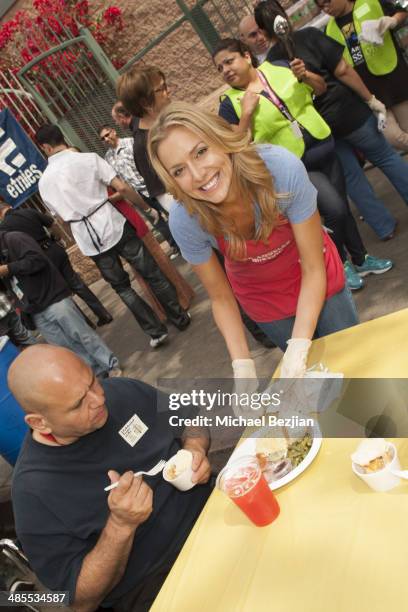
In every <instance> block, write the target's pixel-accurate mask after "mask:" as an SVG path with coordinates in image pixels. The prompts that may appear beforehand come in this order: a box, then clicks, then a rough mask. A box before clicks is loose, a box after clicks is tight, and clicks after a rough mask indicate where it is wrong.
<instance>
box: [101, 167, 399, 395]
mask: <svg viewBox="0 0 408 612" xmlns="http://www.w3.org/2000/svg"><path fill="white" fill-rule="evenodd" d="M407 171H408V166H407ZM367 175H368V178H369V180H370V181H371V182H372V184H373V185H374V188H375V189H376V192H377V193H378V195H379V196H380V197H381V198H382V199H383V200H384V202H385V203H386V205H387V206H388V208H389V209H390V210H391V211H392V213H393V214H394V215H395V217H396V218H397V219H398V221H399V224H398V231H397V234H396V236H395V238H393V239H392V240H390V241H388V242H381V241H380V240H379V239H378V238H377V237H376V235H375V234H374V232H373V231H372V230H371V228H370V227H369V226H368V225H367V224H366V223H364V222H363V221H361V220H359V218H358V215H356V218H357V219H358V221H357V222H358V226H359V229H360V231H361V234H362V236H363V239H364V242H365V245H366V248H367V250H368V252H369V253H370V254H373V255H376V256H377V257H386V258H391V259H392V260H393V261H394V264H395V265H394V268H393V269H392V270H390V271H389V272H387V273H386V274H384V275H381V276H374V275H371V276H369V277H366V278H365V287H364V289H362V290H360V291H358V292H354V294H353V295H354V298H355V301H356V304H357V309H358V312H359V315H360V320H361V321H362V322H363V321H368V320H370V319H375V318H376V317H380V316H382V315H385V314H388V313H391V312H395V311H397V310H400V309H402V308H406V307H407V306H408V282H407V281H408V257H407V255H408V241H407V239H408V208H407V207H406V206H405V204H404V202H403V200H402V199H401V197H400V196H399V195H398V194H397V193H396V192H395V190H394V189H393V187H392V186H391V185H390V183H389V182H388V180H387V179H386V178H385V177H384V175H383V174H382V173H381V172H380V171H378V170H377V169H371V170H368V173H367ZM175 262H176V265H177V267H178V269H179V271H180V272H181V273H182V274H183V275H184V276H185V278H186V279H187V280H188V281H189V282H190V283H191V285H192V286H193V287H194V290H195V291H196V297H195V299H194V301H193V303H192V306H191V308H190V312H191V315H192V323H191V325H190V327H189V328H187V330H186V331H184V332H179V331H178V330H177V329H175V328H174V327H172V326H171V325H169V332H170V333H169V340H168V341H167V343H166V344H165V345H163V346H161V347H160V348H159V349H156V350H152V349H151V348H150V347H149V338H148V337H147V336H146V335H145V334H144V333H143V332H142V331H141V329H140V328H139V326H138V325H137V323H136V322H135V320H134V319H133V318H132V316H131V314H130V312H129V311H128V310H127V308H126V307H125V306H124V304H123V303H122V302H121V301H120V300H119V299H118V298H117V296H116V294H115V292H114V291H113V290H112V289H111V288H110V286H109V285H107V284H106V283H105V282H104V281H102V280H100V281H97V282H96V283H94V285H92V289H93V290H94V291H95V292H96V293H97V294H98V296H99V297H100V298H101V299H102V301H103V303H104V304H105V305H106V306H107V308H108V309H109V310H110V311H111V312H112V314H113V315H114V321H113V322H112V323H111V324H110V325H108V326H105V327H103V328H101V330H100V333H101V335H102V337H103V338H104V339H105V341H106V342H107V343H108V345H109V346H110V347H111V348H112V349H113V350H114V352H115V353H116V354H117V355H118V357H119V359H120V362H121V364H122V366H123V368H124V370H125V374H126V375H127V376H131V377H136V378H139V379H141V380H143V381H145V382H148V383H150V384H153V385H154V384H157V380H158V379H159V378H180V377H181V378H184V379H186V378H222V377H225V378H227V377H230V376H231V374H232V372H231V364H230V359H229V356H228V353H227V350H226V347H225V344H224V341H223V339H222V337H221V335H220V333H219V332H218V330H217V329H216V327H215V324H214V322H213V319H212V314H211V309H210V305H209V300H208V297H207V295H206V293H205V291H204V290H203V288H202V286H201V285H200V283H199V281H198V279H197V278H196V276H195V274H194V273H193V272H192V271H191V268H190V266H189V265H188V264H187V263H185V262H184V260H182V258H181V257H179V258H178V259H176V260H175ZM249 344H250V347H251V350H252V356H253V358H254V360H255V362H256V367H257V372H258V375H259V376H265V377H268V376H270V375H271V374H272V372H273V371H274V369H275V367H276V365H277V364H278V362H279V360H280V358H281V355H282V353H281V351H280V350H279V349H277V348H275V349H272V350H268V349H265V348H263V347H262V346H261V345H259V344H258V343H256V342H255V341H254V340H253V339H252V337H250V336H249ZM378 348H379V350H381V347H378Z"/></svg>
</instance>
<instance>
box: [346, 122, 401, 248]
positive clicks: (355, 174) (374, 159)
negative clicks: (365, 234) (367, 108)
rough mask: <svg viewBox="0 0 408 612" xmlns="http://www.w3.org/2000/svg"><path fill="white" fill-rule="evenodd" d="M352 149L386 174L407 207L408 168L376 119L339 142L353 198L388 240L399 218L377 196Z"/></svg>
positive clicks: (365, 217)
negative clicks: (396, 219) (380, 128)
mask: <svg viewBox="0 0 408 612" xmlns="http://www.w3.org/2000/svg"><path fill="white" fill-rule="evenodd" d="M350 145H352V146H353V147H355V148H356V149H359V150H360V151H361V152H362V153H364V155H365V157H366V158H367V159H368V161H370V162H371V163H372V164H373V165H374V166H377V167H378V168H379V169H380V170H382V171H383V173H384V174H385V176H386V177H387V178H388V179H389V181H390V182H391V184H392V185H393V186H394V187H395V189H396V190H397V191H398V193H399V194H400V196H401V197H402V199H403V200H404V201H405V203H406V204H408V164H407V163H406V161H404V159H403V158H402V157H401V156H400V155H399V154H398V153H397V152H396V151H395V149H393V148H392V146H391V145H390V144H389V143H388V141H387V140H386V139H385V137H384V136H383V134H382V133H381V132H379V131H378V129H377V120H376V118H375V117H374V115H373V116H372V117H370V118H369V119H368V120H367V121H366V122H365V123H364V124H363V125H362V126H361V127H360V128H358V129H357V130H355V131H354V132H352V133H351V134H349V135H348V136H346V137H345V138H344V139H340V140H338V141H337V142H336V153H337V154H338V156H339V157H340V160H341V163H342V164H343V169H344V174H345V176H346V181H347V192H348V194H349V196H350V198H351V199H352V200H353V202H354V203H355V205H356V206H357V208H358V210H359V211H360V213H361V214H362V215H363V217H364V219H365V221H367V223H368V224H369V225H370V226H371V227H372V229H373V230H374V231H375V232H376V234H377V235H378V236H379V237H380V238H385V237H386V236H388V235H389V234H390V233H391V232H392V231H393V229H394V227H395V218H394V217H393V216H392V215H391V213H390V212H389V211H388V210H387V209H386V208H385V206H384V204H383V202H382V201H381V200H380V199H379V198H378V197H377V196H376V195H375V193H374V190H373V188H372V186H371V184H370V183H369V181H368V179H367V177H366V176H365V174H364V171H363V169H362V168H361V167H360V164H359V163H358V160H357V159H356V157H355V155H354V154H353V151H352V149H351V148H350Z"/></svg>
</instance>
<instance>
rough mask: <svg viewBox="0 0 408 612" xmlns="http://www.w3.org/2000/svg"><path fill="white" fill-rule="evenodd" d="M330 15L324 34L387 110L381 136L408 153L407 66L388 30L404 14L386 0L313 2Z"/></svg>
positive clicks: (329, 0)
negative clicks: (332, 41) (338, 48)
mask: <svg viewBox="0 0 408 612" xmlns="http://www.w3.org/2000/svg"><path fill="white" fill-rule="evenodd" d="M316 3H317V4H318V6H319V7H320V8H322V9H323V10H324V12H325V13H327V14H328V15H331V18H330V21H329V23H328V24H327V27H326V34H327V36H330V37H331V38H333V39H334V40H336V41H337V42H339V43H341V44H342V45H344V53H343V57H344V59H345V60H346V62H348V64H350V65H351V66H353V67H354V69H355V70H356V71H357V72H358V73H359V75H360V77H361V78H362V79H363V81H364V83H365V84H366V85H367V87H368V88H369V89H370V91H371V92H372V93H373V94H374V95H375V96H376V97H377V98H379V99H380V100H382V102H384V104H385V106H386V107H387V123H386V127H385V130H384V136H385V137H386V138H387V140H388V141H389V142H390V143H391V144H392V145H393V146H394V147H396V148H397V149H400V150H402V151H408V65H407V63H406V61H405V59H404V56H403V53H402V51H401V49H400V47H399V46H398V43H396V42H395V40H394V37H393V34H392V33H391V32H390V30H394V29H395V28H397V27H398V26H399V25H401V24H402V23H404V21H406V19H407V16H408V14H407V12H405V11H403V10H401V9H400V8H398V7H396V6H395V4H394V3H393V2H390V1H386V0H356V2H352V1H351V0H316Z"/></svg>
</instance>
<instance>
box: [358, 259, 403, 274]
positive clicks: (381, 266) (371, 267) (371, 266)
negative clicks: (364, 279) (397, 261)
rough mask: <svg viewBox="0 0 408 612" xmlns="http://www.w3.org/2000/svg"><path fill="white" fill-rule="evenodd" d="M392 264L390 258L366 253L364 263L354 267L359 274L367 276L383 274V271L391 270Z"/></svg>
mask: <svg viewBox="0 0 408 612" xmlns="http://www.w3.org/2000/svg"><path fill="white" fill-rule="evenodd" d="M393 265H394V264H393V263H392V261H391V259H379V258H378V257H373V256H372V255H366V256H365V261H364V263H363V264H362V265H361V266H356V267H355V268H356V270H357V272H358V274H359V275H360V276H367V275H368V274H384V272H388V270H391V268H392V266H393Z"/></svg>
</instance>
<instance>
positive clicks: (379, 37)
mask: <svg viewBox="0 0 408 612" xmlns="http://www.w3.org/2000/svg"><path fill="white" fill-rule="evenodd" d="M397 25H398V21H397V20H396V19H395V18H394V17H381V18H380V19H367V21H364V23H363V24H362V26H361V34H360V37H359V38H360V40H361V41H363V42H367V43H371V44H373V45H383V44H384V34H385V33H386V32H387V31H388V30H393V29H394V28H395V27H396V26H397Z"/></svg>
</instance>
